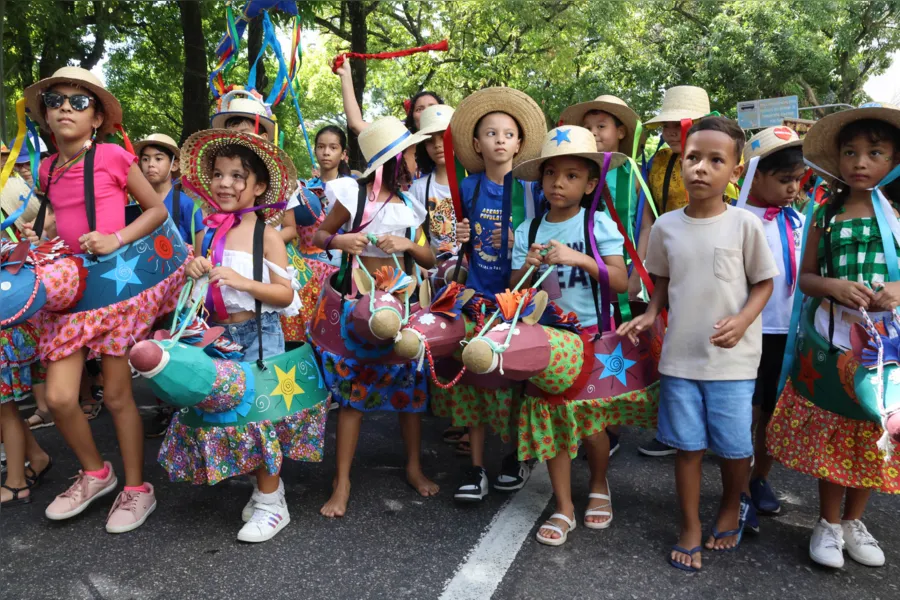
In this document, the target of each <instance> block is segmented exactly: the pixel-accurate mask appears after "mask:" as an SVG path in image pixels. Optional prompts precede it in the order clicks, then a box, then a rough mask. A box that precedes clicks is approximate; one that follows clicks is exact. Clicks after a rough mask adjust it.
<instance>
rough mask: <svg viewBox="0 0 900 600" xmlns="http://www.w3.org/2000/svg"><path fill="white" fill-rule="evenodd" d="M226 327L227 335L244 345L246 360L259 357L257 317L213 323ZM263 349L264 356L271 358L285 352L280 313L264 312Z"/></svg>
mask: <svg viewBox="0 0 900 600" xmlns="http://www.w3.org/2000/svg"><path fill="white" fill-rule="evenodd" d="M213 325H218V326H219V327H224V328H225V336H226V337H228V338H229V339H230V340H231V341H233V342H235V343H238V344H240V345H241V346H243V347H244V357H243V358H242V359H241V360H242V361H244V362H253V361H255V360H256V359H258V358H259V335H258V333H257V330H256V319H248V320H246V321H244V322H243V323H213ZM262 349H263V358H270V357H272V356H276V355H278V354H282V353H283V352H284V332H282V331H281V318H280V317H279V316H278V313H273V312H267V313H263V314H262Z"/></svg>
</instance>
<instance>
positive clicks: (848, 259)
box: [816, 209, 900, 289]
mask: <svg viewBox="0 0 900 600" xmlns="http://www.w3.org/2000/svg"><path fill="white" fill-rule="evenodd" d="M843 212H844V211H843V209H842V210H841V211H840V212H839V213H838V214H841V213H843ZM816 226H817V227H819V228H820V229H822V230H823V233H822V237H821V238H820V239H819V248H818V259H819V273H820V274H821V275H822V277H827V276H828V271H827V270H826V264H825V239H826V236H825V233H824V227H825V211H824V210H821V211H819V214H818V216H817V217H816ZM830 226H831V258H832V261H834V265H833V270H834V274H835V275H836V276H837V278H838V279H847V280H849V281H857V282H859V283H868V284H869V285H870V286H872V287H873V289H874V288H875V287H877V286H876V285H875V284H876V283H884V282H886V281H887V280H888V269H887V263H886V262H885V260H884V247H883V246H882V243H881V231H880V230H879V229H878V223H877V221H876V220H875V217H866V218H862V219H847V220H846V221H836V220H835V219H834V218H833V219H832V220H831V223H830ZM888 235H890V232H889V233H888ZM891 237H893V236H891ZM894 246H895V247H897V248H898V254H900V246H897V243H896V241H895V242H894Z"/></svg>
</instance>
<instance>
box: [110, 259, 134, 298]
mask: <svg viewBox="0 0 900 600" xmlns="http://www.w3.org/2000/svg"><path fill="white" fill-rule="evenodd" d="M139 258H140V257H138V256H135V257H134V258H132V259H131V260H123V259H122V255H121V254H120V255H118V256H116V266H115V267H113V268H112V269H110V270H109V271H107V272H106V273H104V274H103V275H101V276H100V277H103V278H104V279H110V280H112V281H115V282H116V295H117V296H118V295H119V294H121V293H122V290H123V289H125V286H126V285H128V284H129V283H136V284H138V285H140V283H141V280H140V279H138V276H137V275H135V274H134V267H135V266H137V262H138V259H139Z"/></svg>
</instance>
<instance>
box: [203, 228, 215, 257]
mask: <svg viewBox="0 0 900 600" xmlns="http://www.w3.org/2000/svg"><path fill="white" fill-rule="evenodd" d="M215 234H216V230H215V229H214V228H212V227H210V228H209V229H207V230H206V233H204V234H203V240H202V241H201V242H200V256H206V255H207V254H209V247H210V246H211V245H212V239H213V236H214V235H215Z"/></svg>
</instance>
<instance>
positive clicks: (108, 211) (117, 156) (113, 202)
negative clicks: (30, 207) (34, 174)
mask: <svg viewBox="0 0 900 600" xmlns="http://www.w3.org/2000/svg"><path fill="white" fill-rule="evenodd" d="M95 152H96V154H95V156H94V206H95V207H96V209H97V231H99V232H100V233H115V232H116V231H119V230H120V229H122V228H123V227H125V204H126V203H127V201H128V195H127V193H126V192H125V185H126V183H127V182H128V170H129V169H130V168H131V165H132V163H135V162H137V157H136V156H134V155H133V154H131V153H130V152H128V151H127V150H125V149H124V148H122V147H121V146H117V145H115V144H97V150H96V151H95ZM56 156H57V155H55V154H54V155H52V156H50V157H49V158H47V159H45V160H44V161H43V162H41V170H40V178H41V182H42V183H43V185H42V186H41V187H42V188H44V189H47V185H46V184H47V177H48V176H49V174H50V165H51V164H52V163H53V159H54V158H56ZM49 197H50V204H51V205H52V206H53V211H54V212H55V213H56V231H57V233H58V234H59V237H61V238H62V239H63V240H64V241H65V242H66V244H68V246H69V248H71V249H72V250H73V251H75V252H80V251H81V250H80V246H79V245H78V238H80V237H81V236H83V235H84V234H86V233H90V230H89V229H88V220H87V210H86V208H85V206H84V160H82V161H81V162H79V163H78V164H76V165H74V166H73V167H72V168H70V169H69V170H68V171H66V172H65V173H64V174H63V175H62V177H60V178H59V180H58V181H57V180H56V177H55V176H54V181H53V183H52V184H51V185H50V196H49Z"/></svg>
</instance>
